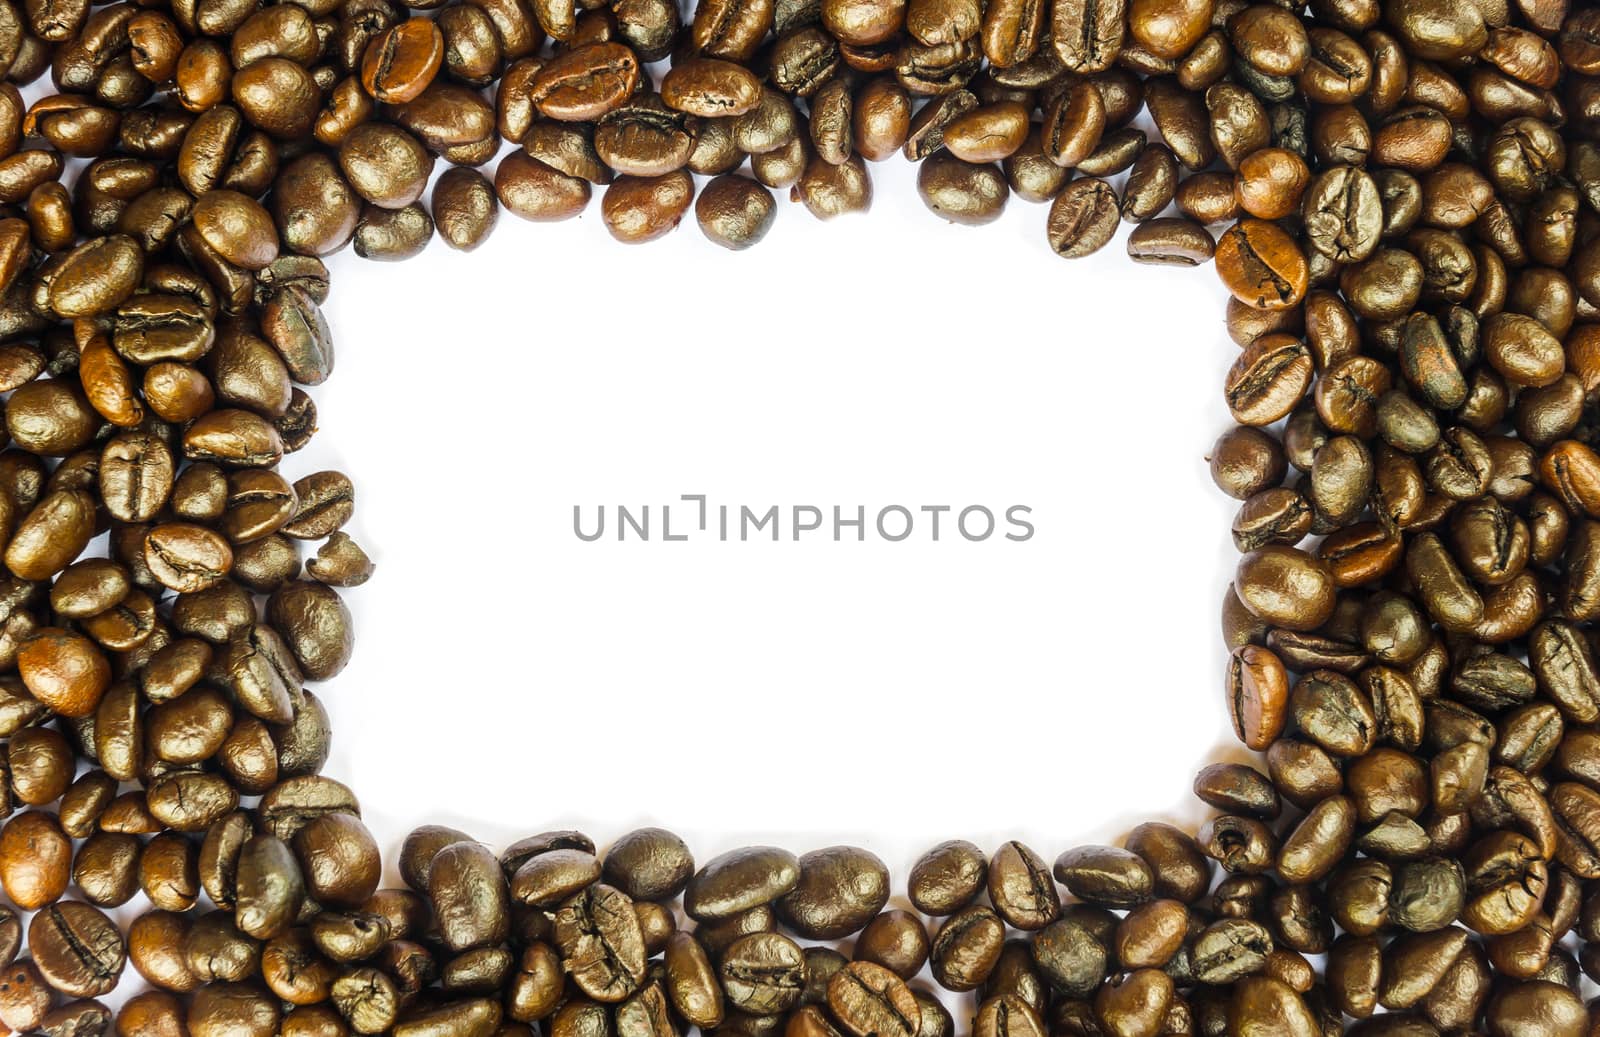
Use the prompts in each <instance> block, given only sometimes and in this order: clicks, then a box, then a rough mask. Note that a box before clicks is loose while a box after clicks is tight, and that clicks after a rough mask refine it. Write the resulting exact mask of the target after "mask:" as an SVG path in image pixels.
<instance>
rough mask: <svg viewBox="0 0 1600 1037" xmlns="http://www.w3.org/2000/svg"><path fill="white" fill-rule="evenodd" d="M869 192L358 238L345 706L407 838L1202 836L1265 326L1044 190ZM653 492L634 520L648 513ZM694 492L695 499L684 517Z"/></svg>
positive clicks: (891, 188)
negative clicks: (624, 218)
mask: <svg viewBox="0 0 1600 1037" xmlns="http://www.w3.org/2000/svg"><path fill="white" fill-rule="evenodd" d="M873 174H874V177H875V178H876V182H877V186H878V198H877V201H876V204H875V206H874V210H873V212H872V213H871V214H870V215H869V216H867V217H864V218H861V217H857V218H848V219H843V220H838V221H834V222H832V223H829V224H822V223H819V222H817V221H815V220H814V219H813V218H812V217H811V216H809V215H808V214H807V213H806V212H805V211H804V210H803V209H802V208H800V207H799V206H796V205H791V204H789V203H788V202H787V201H786V200H784V201H782V202H781V203H780V212H779V217H778V221H777V224H776V226H775V227H774V229H773V231H772V233H771V234H770V235H769V237H768V238H767V240H766V241H765V242H763V243H762V244H761V245H759V246H757V247H756V248H755V249H753V250H751V251H748V252H745V253H742V254H733V253H728V252H724V251H722V250H721V249H718V248H716V247H714V246H712V245H710V244H709V243H707V242H706V241H705V240H704V239H703V238H702V236H701V234H700V232H699V230H698V229H697V228H696V227H695V226H693V223H692V219H693V218H692V215H691V216H690V218H689V219H688V220H686V221H685V226H684V227H682V228H681V229H680V230H679V231H678V232H676V233H675V234H673V235H671V236H669V237H668V238H667V239H665V240H662V241H658V242H656V243H653V244H650V245H646V246H643V247H623V246H621V245H618V244H616V243H614V242H612V241H611V240H610V238H609V237H608V236H607V235H606V232H605V229H604V227H603V225H602V224H601V222H600V219H599V214H598V203H596V205H594V206H593V207H591V209H590V212H589V213H588V214H587V215H585V216H584V217H583V218H581V219H578V220H575V221H572V222H569V223H566V224H559V225H532V224H527V223H523V222H521V221H519V220H517V219H516V218H514V217H512V216H510V215H509V214H504V213H503V214H502V215H501V220H500V226H499V228H498V229H497V231H496V233H495V234H494V235H493V237H492V238H491V239H490V241H489V242H488V243H487V244H486V245H485V246H484V247H483V248H481V249H480V250H479V251H478V252H476V253H473V254H471V255H461V254H458V253H454V252H451V251H449V250H447V249H445V248H444V247H443V246H442V245H439V244H437V243H436V244H435V245H433V246H432V247H430V249H429V250H428V251H427V253H425V254H424V255H423V256H422V257H420V258H418V259H416V260H413V261H410V262H405V263H400V264H393V265H389V264H376V263H368V262H365V261H362V260H359V259H357V258H356V257H355V256H354V255H353V254H348V253H346V254H344V255H341V256H339V257H337V258H336V259H335V260H334V262H333V263H332V269H333V273H334V294H333V297H332V299H331V300H330V301H329V304H328V307H327V313H328V317H329V320H330V322H331V324H332V326H333V329H334V334H335V337H336V342H337V348H338V360H337V368H336V370H335V373H334V376H333V378H332V380H331V381H330V382H329V383H327V384H326V385H325V386H322V387H319V388H318V389H316V390H315V398H316V401H317V403H318V406H319V409H320V412H321V432H320V434H319V436H318V438H317V440H316V441H315V442H314V443H313V446H312V447H311V448H310V449H308V450H307V451H306V452H305V453H303V454H301V455H299V456H298V457H293V458H290V459H289V461H288V462H287V463H286V465H285V469H286V471H289V472H291V473H292V474H293V475H296V476H297V475H300V474H304V473H305V472H309V471H312V470H314V469H315V468H319V467H324V466H330V467H332V466H336V467H340V468H342V469H344V470H346V471H348V472H349V473H350V474H351V475H352V476H353V477H354V479H355V480H356V485H357V491H358V509H357V515H358V517H357V520H356V522H355V523H354V524H353V525H352V526H351V527H350V528H351V531H352V532H353V533H354V534H355V535H356V536H357V538H358V539H359V540H360V541H361V542H362V543H363V544H364V545H365V546H366V547H367V548H368V550H369V551H370V552H371V553H372V554H373V556H374V557H375V558H376V560H377V562H378V568H377V573H376V575H375V577H374V578H373V580H372V582H371V583H369V584H368V585H367V586H366V587H364V588H361V589H359V590H356V591H352V592H350V593H349V594H348V600H349V601H350V602H351V605H352V608H353V610H354V612H355V616H356V624H357V625H356V653H355V659H354V661H353V662H352V664H351V665H350V667H349V668H348V669H347V670H346V671H345V673H344V674H343V675H342V676H340V677H339V678H338V679H337V680H336V681H333V682H330V683H328V684H325V685H323V686H322V688H320V689H319V690H320V691H321V692H322V693H323V695H324V698H325V699H326V701H327V703H328V706H329V709H330V711H331V713H332V716H333V721H334V731H335V742H334V746H335V751H334V756H333V759H332V761H331V762H330V765H329V773H331V774H333V775H335V776H337V777H339V778H341V779H344V780H346V781H348V782H350V784H351V785H352V786H353V787H354V788H355V789H356V790H357V792H358V793H359V795H360V796H361V798H362V801H363V804H364V810H365V814H366V816H367V818H368V820H369V822H370V823H371V824H372V825H373V827H374V829H375V830H376V831H377V832H378V834H379V836H380V839H381V840H382V842H383V844H384V846H385V848H386V849H393V848H394V847H396V846H398V843H399V840H400V839H401V838H402V837H403V836H404V834H405V832H406V830H407V829H408V828H409V827H410V826H413V825H415V824H419V823H423V822H440V823H449V824H455V825H457V826H460V827H463V828H466V829H468V830H469V831H471V832H473V833H474V834H475V835H477V836H478V837H480V838H482V839H484V840H486V841H488V842H491V843H494V844H496V845H500V844H503V843H505V842H508V841H510V840H512V839H514V838H516V837H519V836H521V835H524V834H528V833H531V832H534V831H539V830H542V829H545V828H550V827H567V826H577V827H581V828H583V829H585V830H586V831H589V832H590V833H591V834H592V835H594V836H595V837H596V838H597V839H599V840H601V841H602V842H604V841H606V840H608V839H610V838H614V837H615V836H616V835H618V834H620V833H621V832H623V831H625V830H627V829H628V828H631V827H633V826H635V825H639V824H646V823H648V824H661V825H665V826H668V827H671V828H674V829H676V830H678V831H679V832H681V833H682V834H684V835H685V836H686V837H688V838H690V840H691V845H692V846H694V847H695V849H696V850H697V852H698V853H699V854H700V855H701V857H702V859H704V858H705V857H708V856H709V855H711V854H712V853H715V852H718V851H720V850H722V849H725V848H728V847H731V846H734V845H739V844H742V843H744V842H749V841H759V840H777V841H782V842H784V843H785V844H787V845H791V846H793V847H794V848H796V849H804V848H807V847H810V846H816V845H824V844H826V843H829V842H834V841H849V842H855V843H859V844H863V845H866V846H869V847H871V848H873V849H874V850H876V851H877V852H879V853H880V854H881V855H882V856H883V857H884V858H885V859H886V860H887V861H889V863H890V864H891V866H893V867H894V868H895V869H896V873H897V875H899V876H903V875H904V868H905V866H906V865H908V864H909V863H910V861H911V860H913V859H914V858H915V856H916V855H917V854H918V853H919V852H920V851H921V850H922V849H925V848H926V847H927V846H929V845H931V844H932V843H933V842H935V841H937V840H939V839H943V838H949V837H953V836H964V837H968V838H972V839H975V840H977V841H979V842H980V843H984V844H986V845H990V846H992V845H994V844H996V843H998V842H999V841H1000V840H1002V839H1006V838H1013V837H1021V838H1024V839H1026V840H1028V841H1030V842H1031V843H1033V844H1034V845H1035V846H1036V847H1037V848H1038V849H1039V850H1040V851H1041V852H1042V853H1045V854H1046V856H1047V857H1053V856H1054V854H1055V853H1057V852H1059V851H1060V850H1061V849H1064V848H1066V847H1067V846H1069V845H1074V844H1076V843H1077V842H1081V841H1086V840H1104V839H1114V838H1119V837H1120V836H1121V835H1122V834H1123V832H1124V831H1125V830H1126V829H1127V828H1128V827H1129V826H1131V825H1132V824H1134V823H1137V822H1138V821H1140V820H1144V819H1146V818H1150V817H1157V818H1169V819H1179V820H1183V821H1185V822H1187V823H1190V824H1192V823H1194V821H1195V820H1197V818H1198V817H1199V811H1198V810H1197V809H1196V808H1195V806H1194V805H1193V802H1192V800H1191V798H1190V797H1189V794H1188V788H1189V784H1190V781H1191V779H1192V777H1193V774H1194V772H1195V770H1196V769H1197V768H1198V767H1199V766H1201V765H1202V764H1203V763H1205V762H1207V760H1208V759H1209V758H1210V757H1211V756H1212V755H1213V753H1214V752H1215V751H1216V748H1217V747H1218V746H1222V745H1228V744H1230V743H1231V741H1232V739H1231V736H1230V735H1229V734H1228V731H1227V725H1226V721H1225V718H1224V716H1223V708H1222V696H1221V691H1220V688H1221V673H1222V667H1223V662H1224V653H1223V651H1222V649H1221V646H1220V638H1219V636H1218V632H1217V631H1218V619H1217V616H1218V603H1219V602H1220V599H1221V594H1222V591H1223V588H1224V586H1225V584H1226V582H1227V579H1228V574H1229V573H1230V572H1231V568H1232V564H1233V559H1234V555H1233V551H1232V548H1231V546H1229V545H1228V544H1227V533H1226V530H1227V523H1228V521H1229V519H1230V516H1231V514H1232V510H1233V505H1232V503H1231V502H1229V501H1227V500H1225V499H1224V498H1222V496H1221V495H1220V494H1219V493H1218V492H1217V491H1216V490H1215V489H1214V488H1213V487H1212V485H1211V483H1210V480H1209V477H1208V474H1207V470H1206V465H1205V461H1204V456H1205V454H1206V453H1207V451H1208V449H1209V446H1210V444H1211V442H1212V440H1213V439H1214V438H1215V436H1216V435H1217V433H1218V432H1219V431H1221V429H1222V428H1223V427H1224V426H1225V423H1226V413H1225V411H1224V409H1223V407H1222V404H1221V392H1220V384H1221V380H1222V376H1223V373H1224V371H1225V369H1226V367H1227V365H1228V363H1229V362H1230V361H1231V359H1232V357H1233V356H1234V355H1235V354H1236V347H1234V346H1233V344H1232V343H1231V342H1230V341H1229V340H1228V338H1227V335H1226V333H1225V330H1224V327H1223V323H1222V302H1223V293H1222V291H1221V289H1220V287H1219V285H1218V283H1217V280H1216V277H1215V275H1214V273H1213V272H1212V271H1211V270H1210V269H1209V268H1205V269H1200V270H1169V269H1154V268H1140V267H1136V266H1134V265H1132V264H1131V263H1130V262H1129V261H1128V260H1127V259H1126V258H1125V255H1124V253H1123V237H1122V236H1119V238H1118V240H1117V241H1116V242H1114V243H1113V245H1112V246H1111V247H1109V248H1108V249H1106V250H1105V251H1104V252H1103V253H1102V254H1100V255H1099V256H1096V257H1093V258H1091V259H1088V260H1081V261H1077V262H1068V261H1064V260H1061V259H1058V258H1056V257H1055V256H1053V255H1051V254H1050V252H1049V250H1048V248H1047V247H1046V246H1045V244H1044V236H1043V223H1044V218H1045V210H1044V209H1043V208H1042V207H1037V206H1033V205H1029V204H1027V203H1023V202H1020V201H1017V200H1015V199H1013V201H1012V203H1011V206H1010V208H1009V210H1008V212H1007V213H1006V215H1005V217H1004V218H1003V219H1002V220H1001V221H1000V222H999V223H997V224H995V225H991V226H989V227H986V228H981V229H975V230H974V229H967V228H960V227H952V226H949V225H947V224H945V223H943V222H942V221H941V220H939V219H937V218H935V217H933V216H932V215H931V214H929V213H928V212H927V211H926V210H925V209H924V208H923V206H922V204H921V203H920V201H918V200H917V198H916V196H915V193H914V189H913V186H912V185H913V176H914V171H913V170H912V169H911V168H909V167H907V166H906V165H905V164H903V163H899V162H894V163H889V164H886V165H882V166H878V167H875V168H874V170H873ZM682 494H705V495H707V496H708V497H709V499H710V500H711V502H712V503H713V504H716V503H727V504H731V505H739V504H748V505H750V506H752V507H764V506H766V505H770V504H779V505H784V506H788V505H793V504H811V505H816V506H820V507H823V508H824V509H825V510H826V509H829V508H831V506H833V505H841V506H845V507H847V508H850V507H853V506H855V505H857V504H861V505H866V506H868V509H869V514H870V513H871V512H872V510H873V509H874V508H875V507H879V506H884V505H890V504H901V505H904V506H907V507H909V508H912V509H913V510H915V509H916V508H917V507H919V506H922V505H940V504H943V505H951V506H953V507H956V508H959V507H962V506H965V505H972V504H979V505H985V506H988V507H990V508H992V509H994V510H995V511H996V512H1002V511H1003V510H1004V509H1005V508H1006V507H1008V506H1010V505H1013V504H1022V505H1027V506H1029V507H1031V508H1032V515H1031V521H1032V522H1033V523H1034V525H1035V527H1036V533H1035V535H1034V537H1033V538H1032V540H1030V541H1028V542H1026V543H1011V542H1007V541H1004V540H1002V539H1000V538H998V537H997V538H995V539H992V540H990V541H989V542H985V543H976V544H972V543H965V542H962V541H961V539H960V538H959V537H953V536H949V535H948V532H947V534H946V536H945V537H943V538H941V541H940V542H939V543H932V542H930V541H928V540H927V539H926V538H925V537H923V536H920V535H918V536H913V537H912V538H911V539H910V540H907V541H906V542H903V543H886V542H883V541H882V540H879V539H877V538H876V537H871V536H869V539H868V542H867V543H864V544H862V543H853V542H847V543H834V542H832V540H831V538H830V537H827V536H823V535H818V534H812V535H810V536H808V537H807V538H805V539H804V540H802V541H801V542H800V543H794V542H791V541H789V540H788V539H787V538H785V540H784V541H783V542H780V543H777V544H774V543H771V542H770V541H761V542H750V543H718V542H716V541H715V540H712V539H709V538H703V537H702V538H698V539H694V540H691V541H689V542H686V543H664V542H660V541H659V540H658V539H657V540H653V541H652V542H649V543H637V542H628V543H622V544H619V543H617V542H616V541H615V539H614V537H612V536H610V535H608V537H607V538H606V539H605V540H602V541H600V542H596V543H584V542H581V541H579V540H578V539H577V538H576V537H575V536H574V535H573V532H572V508H573V506H574V505H575V504H581V505H583V506H584V508H585V514H586V515H588V516H592V515H593V513H594V508H595V506H596V505H598V504H601V503H604V504H607V505H610V506H615V505H618V504H625V505H628V506H630V507H633V508H635V509H637V508H638V507H639V506H641V505H644V504H650V505H652V510H653V511H656V512H657V520H659V508H660V506H661V505H662V504H663V503H666V502H672V501H676V500H677V499H678V498H679V496H680V495H682ZM610 519H611V520H612V521H614V520H615V515H614V513H613V514H612V515H611V516H610ZM678 520H679V516H677V515H675V516H674V522H675V525H676V523H677V522H678Z"/></svg>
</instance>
